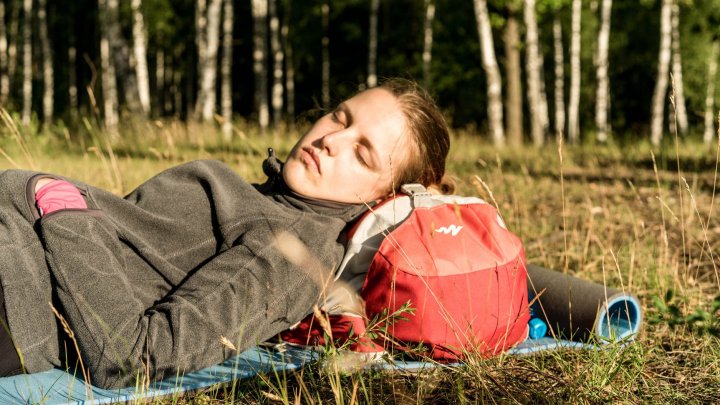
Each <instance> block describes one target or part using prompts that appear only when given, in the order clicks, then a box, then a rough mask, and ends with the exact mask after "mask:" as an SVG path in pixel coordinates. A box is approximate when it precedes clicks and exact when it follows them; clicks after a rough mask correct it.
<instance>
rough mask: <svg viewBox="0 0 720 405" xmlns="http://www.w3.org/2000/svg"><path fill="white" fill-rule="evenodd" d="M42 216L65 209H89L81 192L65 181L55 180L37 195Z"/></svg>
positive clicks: (36, 198) (42, 188)
mask: <svg viewBox="0 0 720 405" xmlns="http://www.w3.org/2000/svg"><path fill="white" fill-rule="evenodd" d="M35 201H36V202H37V206H38V208H39V209H40V215H47V214H49V213H51V212H53V211H57V210H62V209H65V208H87V203H86V202H85V199H84V198H83V196H82V195H81V194H80V191H79V190H78V189H77V188H76V187H75V186H73V185H72V184H70V183H68V182H67V181H65V180H53V181H51V182H50V183H48V184H46V185H44V186H42V187H40V190H38V191H37V192H36V193H35Z"/></svg>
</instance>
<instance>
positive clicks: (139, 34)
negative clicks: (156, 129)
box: [131, 0, 150, 116]
mask: <svg viewBox="0 0 720 405" xmlns="http://www.w3.org/2000/svg"><path fill="white" fill-rule="evenodd" d="M131 7H132V12H133V30H132V31H133V55H135V76H137V84H138V96H139V98H140V108H142V112H143V114H145V115H146V116H147V115H148V114H150V78H149V75H148V66H147V47H146V43H147V39H146V38H147V35H146V34H145V20H144V18H143V14H142V0H132V3H131Z"/></svg>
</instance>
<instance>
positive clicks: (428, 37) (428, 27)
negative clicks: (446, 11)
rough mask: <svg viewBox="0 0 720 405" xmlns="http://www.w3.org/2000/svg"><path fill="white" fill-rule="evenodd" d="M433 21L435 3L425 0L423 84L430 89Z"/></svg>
mask: <svg viewBox="0 0 720 405" xmlns="http://www.w3.org/2000/svg"><path fill="white" fill-rule="evenodd" d="M433 21H435V3H433V0H425V29H424V38H423V54H422V60H423V83H424V85H425V88H426V89H429V88H430V80H431V78H430V62H432V44H433Z"/></svg>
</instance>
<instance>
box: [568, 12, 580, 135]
mask: <svg viewBox="0 0 720 405" xmlns="http://www.w3.org/2000/svg"><path fill="white" fill-rule="evenodd" d="M581 15H582V0H573V2H572V33H571V38H570V101H569V105H568V140H569V141H570V143H573V144H575V143H578V141H579V140H580V19H581Z"/></svg>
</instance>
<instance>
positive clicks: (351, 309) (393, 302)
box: [281, 184, 530, 359]
mask: <svg viewBox="0 0 720 405" xmlns="http://www.w3.org/2000/svg"><path fill="white" fill-rule="evenodd" d="M402 191H403V193H404V194H405V195H400V196H398V197H396V198H394V199H391V200H388V201H385V202H384V203H382V204H381V205H379V206H376V207H375V208H374V209H372V210H371V211H370V212H368V213H367V214H365V216H364V217H363V218H362V219H361V220H360V221H359V222H358V223H357V224H356V225H355V226H354V227H353V229H352V230H351V234H350V235H349V242H348V247H347V253H346V255H345V257H344V260H343V262H342V263H341V265H340V268H339V269H338V272H337V273H336V274H337V277H336V281H335V284H334V285H333V286H332V288H331V289H330V291H329V292H328V294H327V296H326V299H325V304H324V305H323V308H322V309H323V312H325V313H326V315H325V316H326V317H327V319H329V321H330V328H329V329H330V330H328V326H327V325H325V326H324V327H323V326H322V325H321V322H319V321H318V320H316V319H314V316H313V315H311V316H309V317H308V318H306V319H305V320H303V321H302V322H301V323H300V324H299V325H297V326H296V327H295V328H293V329H291V330H288V331H286V332H284V333H282V334H281V338H282V339H283V340H284V341H287V342H291V343H298V344H325V340H326V339H325V338H326V337H327V335H332V338H333V342H334V343H335V344H342V343H349V347H350V349H352V350H355V351H360V352H378V351H382V350H385V349H388V348H390V347H395V348H399V349H408V348H414V347H417V346H418V345H421V346H422V347H423V348H424V349H425V350H426V353H425V354H426V355H429V356H430V357H432V358H435V359H457V358H462V356H463V355H464V354H465V353H466V352H474V353H479V354H481V355H483V356H491V355H495V354H498V353H500V352H502V351H504V350H507V349H509V348H510V347H512V346H514V345H516V344H518V343H520V342H521V341H523V340H524V339H525V338H526V337H527V333H528V320H529V318H530V314H529V311H528V300H527V284H526V273H527V272H526V268H525V255H524V250H523V247H522V243H521V242H520V240H519V239H518V238H517V237H516V236H515V235H513V234H512V233H511V232H510V231H508V230H507V228H506V227H505V224H504V222H503V220H502V219H501V218H500V216H499V215H498V213H497V210H496V209H495V208H494V207H493V206H492V205H490V204H487V203H485V202H484V201H483V200H481V199H479V198H475V197H460V196H441V195H432V194H430V193H428V192H426V190H425V188H424V187H422V186H420V185H416V184H412V185H405V186H403V188H402ZM404 308H409V309H408V310H407V311H402V310H403V309H404ZM398 311H400V313H398ZM392 314H395V316H393V315H392ZM322 323H325V322H322ZM370 323H373V327H372V328H370V329H367V327H368V325H369V324H370Z"/></svg>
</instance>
